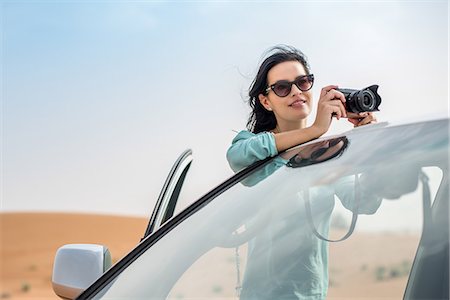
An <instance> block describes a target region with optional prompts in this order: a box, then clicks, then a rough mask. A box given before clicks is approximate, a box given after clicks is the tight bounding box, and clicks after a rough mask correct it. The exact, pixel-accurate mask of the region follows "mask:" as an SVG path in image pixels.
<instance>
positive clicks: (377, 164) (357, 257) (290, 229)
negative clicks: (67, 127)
mask: <svg viewBox="0 0 450 300" xmlns="http://www.w3.org/2000/svg"><path fill="white" fill-rule="evenodd" d="M449 153H450V151H449V120H448V119H438V120H431V121H425V122H417V123H411V124H400V125H392V124H388V123H378V124H373V125H367V126H363V127H360V128H355V129H354V130H351V131H349V132H347V133H344V134H342V135H338V136H333V137H327V138H321V139H318V140H315V141H311V142H309V143H306V144H302V145H299V146H297V147H294V148H292V149H289V150H287V151H285V152H283V153H280V154H279V155H277V156H275V157H272V158H268V159H265V160H263V161H260V162H257V163H255V164H254V165H252V166H250V167H248V168H246V169H244V170H241V171H240V172H238V173H237V174H235V175H234V176H233V177H231V178H229V179H228V180H227V181H225V182H223V183H222V184H220V185H219V186H217V187H216V188H215V189H213V190H211V191H210V192H208V193H206V194H205V195H204V196H203V197H201V198H200V199H198V200H197V201H196V202H194V203H193V204H191V205H190V206H188V207H187V208H186V209H184V210H182V211H181V212H180V213H178V214H175V215H174V211H175V210H176V208H177V199H178V195H179V193H180V189H181V187H182V184H183V181H184V178H185V176H186V174H187V170H188V169H189V166H190V164H191V162H192V153H191V152H190V151H186V152H185V153H184V154H183V155H182V156H181V157H180V158H179V160H178V161H177V162H176V164H175V166H174V167H173V169H172V171H171V172H170V174H169V178H168V180H167V181H166V184H165V187H164V188H163V191H162V192H161V196H160V199H159V200H158V203H157V205H156V208H155V211H154V213H153V215H152V218H151V220H150V223H149V227H148V229H147V232H146V233H145V236H144V238H143V240H142V241H141V242H140V243H139V244H138V245H137V246H136V247H135V248H134V249H133V250H132V251H131V252H130V253H129V254H128V255H126V256H125V257H124V258H123V259H121V260H120V261H119V262H117V263H116V264H115V265H113V266H112V267H111V268H109V264H110V259H108V255H109V254H108V251H107V249H106V248H105V247H104V246H95V245H68V246H64V247H62V248H61V249H59V251H58V253H57V255H56V258H55V265H54V274H53V285H54V288H55V292H56V293H57V294H58V295H60V296H62V297H66V298H75V297H77V299H325V298H326V299H361V298H364V299H380V298H383V299H384V298H386V299H401V298H403V299H449ZM205 176H207V174H205ZM74 262H76V263H74Z"/></svg>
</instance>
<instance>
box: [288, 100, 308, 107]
mask: <svg viewBox="0 0 450 300" xmlns="http://www.w3.org/2000/svg"><path fill="white" fill-rule="evenodd" d="M305 103H306V100H297V101H294V102H293V103H291V104H290V105H289V106H297V105H302V104H305Z"/></svg>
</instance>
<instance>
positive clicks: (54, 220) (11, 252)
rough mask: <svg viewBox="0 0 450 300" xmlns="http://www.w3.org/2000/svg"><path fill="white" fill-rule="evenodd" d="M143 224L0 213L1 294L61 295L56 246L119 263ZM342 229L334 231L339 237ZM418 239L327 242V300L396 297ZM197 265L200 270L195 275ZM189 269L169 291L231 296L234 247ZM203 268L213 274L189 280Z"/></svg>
mask: <svg viewBox="0 0 450 300" xmlns="http://www.w3.org/2000/svg"><path fill="white" fill-rule="evenodd" d="M146 226H147V219H146V218H132V217H121V216H105V215H88V214H64V213H3V214H0V232H1V251H0V254H1V256H0V263H1V268H0V269H1V277H0V299H59V298H58V297H57V296H56V295H55V294H54V293H53V290H52V286H51V274H52V268H53V258H54V255H55V252H56V250H57V249H58V248H59V247H60V246H62V245H64V244H72V243H93V244H103V245H106V246H108V248H109V249H110V251H111V254H112V258H113V262H117V261H118V260H119V259H121V258H122V257H123V256H124V255H125V254H127V253H128V252H129V251H130V250H132V249H133V248H134V246H135V245H137V244H138V243H139V241H140V239H141V237H142V235H143V233H144V232H145V229H146ZM342 234H343V232H338V234H337V236H342ZM418 240H419V235H418V234H412V235H410V234H389V233H387V234H386V233H384V234H380V233H377V234H370V233H363V234H356V235H355V236H352V237H351V238H349V240H348V241H346V242H345V243H333V244H330V265H329V272H330V288H329V297H328V299H334V300H337V299H364V300H368V299H384V300H387V299H401V298H402V296H403V291H404V288H405V285H406V281H407V278H408V277H407V274H408V271H409V268H410V267H411V263H412V260H413V258H414V254H415V249H416V248H417V243H418ZM240 252H241V253H240V261H241V262H240V263H241V266H242V268H244V267H245V257H246V247H245V246H244V247H241V249H240ZM212 265H213V266H215V267H214V268H213V269H211V267H210V266H212ZM218 269H219V270H220V272H217V270H218ZM195 270H200V271H201V272H198V273H196V274H197V275H196V274H195V272H196V271H195ZM192 271H193V272H187V273H186V274H184V275H183V277H182V279H181V280H180V283H179V284H178V286H177V287H176V288H175V289H174V292H173V295H175V296H176V295H180V294H181V292H180V291H182V290H183V289H184V291H183V294H184V295H185V296H186V294H187V295H189V294H190V293H191V294H194V295H199V294H201V293H200V290H201V289H207V288H208V287H209V286H211V287H213V289H211V290H210V291H209V292H207V293H206V294H205V295H209V296H211V297H213V296H214V297H217V296H222V297H224V298H226V299H236V297H235V296H232V295H233V294H234V292H233V290H234V289H233V288H234V287H235V280H236V279H235V278H236V276H235V274H236V263H235V259H234V249H228V250H227V249H214V250H213V251H211V253H209V254H208V255H205V257H203V258H202V259H200V260H199V261H197V262H196V263H195V264H194V265H193V268H192ZM204 272H212V273H211V274H209V275H208V276H201V277H202V278H200V279H199V278H194V277H195V276H199V275H201V274H202V273H204ZM219 274H231V275H232V276H229V277H226V278H228V279H226V280H228V281H230V282H224V283H223V286H224V287H231V288H232V291H231V292H230V293H229V294H227V293H225V288H224V290H223V291H221V290H222V288H221V289H218V288H217V282H219V281H220V280H223V279H224V278H223V276H219V277H218V275H219ZM191 276H194V277H192V278H191ZM193 278H194V279H193ZM194 283H196V284H197V285H198V286H197V287H196V286H195V284H194ZM214 287H215V289H214ZM211 291H212V292H211ZM209 296H206V298H203V299H208V298H209ZM175 298H177V299H178V298H180V297H178V296H176V297H175ZM182 298H183V297H182ZM188 298H189V297H188Z"/></svg>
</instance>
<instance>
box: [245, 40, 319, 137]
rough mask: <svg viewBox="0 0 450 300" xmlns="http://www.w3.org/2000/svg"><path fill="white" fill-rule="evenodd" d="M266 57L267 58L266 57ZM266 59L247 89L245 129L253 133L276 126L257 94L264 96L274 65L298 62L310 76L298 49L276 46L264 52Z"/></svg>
mask: <svg viewBox="0 0 450 300" xmlns="http://www.w3.org/2000/svg"><path fill="white" fill-rule="evenodd" d="M267 55H268V56H267ZM266 56H267V57H266V58H265V59H264V61H263V62H262V63H261V66H260V67H259V70H258V73H257V74H256V77H255V79H254V80H253V82H252V84H251V85H250V89H249V93H248V95H249V99H248V102H249V105H250V107H251V109H252V112H251V113H250V117H249V118H248V122H247V129H248V130H249V131H251V132H253V133H259V132H263V131H270V130H272V129H274V128H275V127H276V126H277V120H276V118H275V114H274V113H273V112H272V111H268V110H266V109H265V108H264V106H263V105H262V104H261V102H259V98H258V96H259V94H263V95H266V94H267V92H266V89H267V85H268V83H267V74H268V73H269V71H270V69H272V68H273V67H274V66H275V65H277V64H279V63H282V62H285V61H298V62H299V63H301V64H302V65H303V67H304V68H305V71H306V74H310V72H311V71H310V68H309V64H308V62H307V60H306V56H305V55H304V54H303V53H302V52H301V51H300V50H298V49H296V48H294V47H292V46H287V45H277V46H274V47H272V48H270V49H269V50H268V51H266Z"/></svg>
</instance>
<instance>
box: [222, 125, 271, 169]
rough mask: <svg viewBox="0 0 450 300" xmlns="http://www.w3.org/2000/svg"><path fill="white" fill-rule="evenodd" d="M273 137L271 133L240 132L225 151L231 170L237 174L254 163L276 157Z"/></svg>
mask: <svg viewBox="0 0 450 300" xmlns="http://www.w3.org/2000/svg"><path fill="white" fill-rule="evenodd" d="M277 154H278V151H277V147H276V144H275V137H274V136H273V133H271V132H261V133H258V134H254V133H251V132H249V131H245V130H243V131H241V132H239V134H238V135H237V136H236V137H235V138H234V139H233V141H232V143H231V146H230V148H229V149H228V151H227V160H228V163H229V164H230V167H231V169H233V171H234V172H237V171H239V170H241V169H243V168H245V167H248V166H249V165H251V164H253V163H254V162H256V161H259V160H263V159H265V158H267V157H271V156H274V155H277Z"/></svg>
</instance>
